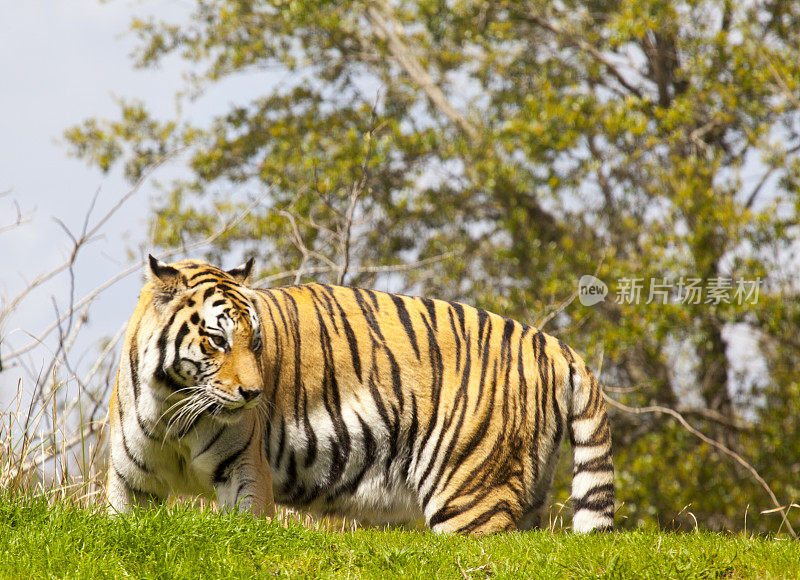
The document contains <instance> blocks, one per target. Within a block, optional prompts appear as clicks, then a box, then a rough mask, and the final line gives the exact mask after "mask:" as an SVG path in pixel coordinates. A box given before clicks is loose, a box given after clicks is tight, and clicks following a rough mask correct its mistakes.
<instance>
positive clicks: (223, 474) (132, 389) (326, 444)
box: [107, 258, 614, 533]
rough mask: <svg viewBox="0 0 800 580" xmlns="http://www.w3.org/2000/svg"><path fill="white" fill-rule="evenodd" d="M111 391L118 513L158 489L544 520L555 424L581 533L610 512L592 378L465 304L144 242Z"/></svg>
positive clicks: (443, 520)
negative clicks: (261, 273) (570, 469)
mask: <svg viewBox="0 0 800 580" xmlns="http://www.w3.org/2000/svg"><path fill="white" fill-rule="evenodd" d="M150 268H151V280H150V281H149V282H148V284H147V285H146V286H145V288H144V290H143V292H142V294H141V296H140V301H139V305H138V306H137V309H136V312H135V313H134V316H133V317H132V318H131V322H130V325H129V330H128V334H127V336H126V341H125V345H124V347H123V353H122V358H121V363H120V370H119V373H118V381H117V385H116V387H115V390H114V394H113V396H112V404H111V431H110V433H111V465H110V469H109V476H108V477H109V479H108V485H107V490H108V498H109V503H110V507H111V508H112V510H113V511H125V510H126V509H128V507H129V506H130V505H134V504H142V503H152V502H154V501H155V502H158V501H161V500H163V499H164V497H165V496H166V495H167V493H169V492H171V491H172V492H175V491H183V492H188V493H192V494H198V493H199V494H205V495H209V496H216V497H217V499H218V500H219V501H220V503H221V504H222V506H223V507H225V508H227V509H231V508H236V507H238V508H242V509H248V510H251V511H254V512H256V513H264V514H269V513H272V512H273V511H274V508H273V503H274V502H277V503H282V504H287V505H291V506H295V507H300V508H304V509H309V510H312V511H315V512H318V513H336V514H340V515H349V516H352V517H355V518H358V519H362V520H367V521H373V522H385V521H398V520H399V521H403V520H411V519H416V518H418V517H420V516H422V517H424V518H425V521H426V522H427V523H428V525H429V526H430V527H431V528H432V529H434V530H435V531H454V532H464V533H489V532H495V531H501V530H509V529H516V528H518V529H528V528H530V527H533V526H537V525H539V524H540V522H541V518H542V510H543V508H544V507H545V504H546V500H547V496H548V492H549V489H550V487H551V484H552V478H553V471H554V468H555V465H556V462H557V458H558V451H559V449H560V447H561V443H562V440H563V439H564V438H566V437H569V439H570V441H571V443H572V448H573V463H574V476H573V494H572V495H573V499H574V507H575V515H574V518H573V527H574V529H575V530H576V531H579V532H587V531H591V530H602V529H610V528H611V527H612V525H613V510H614V484H613V467H612V462H611V440H610V434H609V428H608V418H607V416H606V412H605V406H604V403H603V398H602V393H601V390H600V387H599V385H598V383H597V381H596V379H595V378H594V376H593V375H592V374H591V372H590V371H589V370H588V368H587V367H586V365H585V364H584V362H583V361H582V360H581V359H580V358H579V357H578V356H577V355H576V354H575V353H574V351H572V350H571V349H570V348H569V347H567V346H566V345H564V344H563V343H561V342H560V341H558V340H557V339H555V338H553V337H552V336H549V335H547V334H545V333H543V332H541V331H539V330H537V329H535V328H533V327H530V326H527V325H524V324H521V323H519V322H515V321H513V320H510V319H507V318H503V317H501V316H498V315H495V314H491V313H488V312H486V311H484V310H480V309H476V308H472V307H470V306H466V305H463V304H460V303H450V302H444V301H439V300H431V299H426V298H413V297H408V296H401V295H395V294H388V293H383V292H376V291H372V290H361V289H354V288H345V287H337V286H326V285H320V284H307V285H302V286H292V287H284V288H275V289H268V290H253V289H251V288H249V287H248V285H247V284H248V280H249V274H250V270H251V268H252V261H250V262H248V263H247V264H246V265H243V266H241V267H239V268H236V269H234V270H230V271H228V272H224V271H222V270H219V269H218V268H215V267H213V266H211V265H209V264H205V263H203V262H195V261H184V262H179V263H177V264H172V265H166V264H163V263H161V262H158V261H157V260H155V258H151V262H150Z"/></svg>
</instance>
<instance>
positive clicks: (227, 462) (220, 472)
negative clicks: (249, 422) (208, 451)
mask: <svg viewBox="0 0 800 580" xmlns="http://www.w3.org/2000/svg"><path fill="white" fill-rule="evenodd" d="M255 432H256V421H253V429H252V430H251V431H250V436H249V437H248V438H247V442H246V443H245V444H244V445H243V446H242V447H241V448H240V449H237V450H236V451H234V452H233V453H231V454H230V455H228V457H226V458H225V459H223V460H222V461H221V462H220V463H219V464H218V465H217V469H215V470H214V478H213V479H214V483H222V482H224V481H227V480H228V479H229V478H230V474H226V473H225V472H226V471H227V469H228V467H230V466H231V464H232V463H233V462H234V461H236V460H237V459H239V457H240V456H241V455H242V453H244V452H245V451H246V450H247V448H248V447H250V442H251V441H252V440H253V434H254V433H255Z"/></svg>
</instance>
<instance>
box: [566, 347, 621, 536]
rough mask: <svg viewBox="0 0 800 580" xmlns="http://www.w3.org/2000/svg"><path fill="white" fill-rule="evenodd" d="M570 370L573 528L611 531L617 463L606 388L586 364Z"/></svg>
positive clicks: (587, 530) (579, 531)
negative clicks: (607, 408)
mask: <svg viewBox="0 0 800 580" xmlns="http://www.w3.org/2000/svg"><path fill="white" fill-rule="evenodd" d="M580 367H583V368H582V369H581V368H580ZM571 373H572V376H571V378H572V408H571V410H570V414H569V437H570V444H571V446H572V464H573V468H572V501H573V510H574V512H573V516H572V528H573V530H574V531H575V532H578V533H586V532H592V531H606V530H612V529H613V528H614V465H613V463H612V460H611V431H610V429H609V424H608V414H607V413H606V405H605V401H604V400H603V391H602V389H601V388H600V383H599V382H598V381H597V379H596V378H595V376H594V375H593V374H592V372H591V371H590V370H589V369H588V368H587V367H586V365H585V364H580V363H577V364H575V363H573V364H572V369H571Z"/></svg>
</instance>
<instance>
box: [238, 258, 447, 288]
mask: <svg viewBox="0 0 800 580" xmlns="http://www.w3.org/2000/svg"><path fill="white" fill-rule="evenodd" d="M455 255H456V252H445V253H443V254H438V255H436V256H431V257H430V258H425V259H423V260H417V261H416V262H411V263H408V264H397V265H393V266H360V267H358V268H356V269H355V271H356V272H357V273H359V274H379V273H381V274H382V273H388V272H408V271H410V270H414V269H416V268H420V267H422V266H427V265H429V264H434V263H436V262H441V261H443V260H446V259H448V258H451V257H453V256H455ZM298 271H299V270H289V271H288V272H279V273H277V274H272V275H271V276H264V277H263V278H261V279H260V280H257V281H256V282H255V283H254V284H252V286H253V288H264V287H267V286H269V285H270V284H272V283H273V282H277V281H279V280H286V279H288V278H293V277H295V276H296V275H297V272H298ZM336 271H338V266H336V267H334V268H331V267H330V266H319V267H315V268H307V269H305V270H304V273H306V274H328V273H330V272H336Z"/></svg>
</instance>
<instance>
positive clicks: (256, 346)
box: [250, 334, 263, 353]
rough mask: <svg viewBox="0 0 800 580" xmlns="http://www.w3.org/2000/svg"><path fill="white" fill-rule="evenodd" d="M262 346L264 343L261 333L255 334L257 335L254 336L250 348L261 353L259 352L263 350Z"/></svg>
mask: <svg viewBox="0 0 800 580" xmlns="http://www.w3.org/2000/svg"><path fill="white" fill-rule="evenodd" d="M262 346H263V345H262V343H261V335H259V334H257V335H255V336H254V337H253V342H252V344H251V345H250V348H252V349H253V352H255V353H259V352H260V351H261V347H262Z"/></svg>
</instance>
